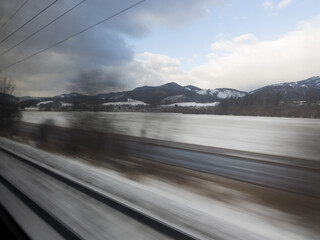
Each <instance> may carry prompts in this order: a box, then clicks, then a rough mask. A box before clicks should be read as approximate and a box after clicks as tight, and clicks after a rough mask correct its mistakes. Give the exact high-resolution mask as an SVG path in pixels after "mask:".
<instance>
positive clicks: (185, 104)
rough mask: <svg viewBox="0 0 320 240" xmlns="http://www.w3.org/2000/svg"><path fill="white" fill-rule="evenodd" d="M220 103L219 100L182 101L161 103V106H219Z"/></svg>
mask: <svg viewBox="0 0 320 240" xmlns="http://www.w3.org/2000/svg"><path fill="white" fill-rule="evenodd" d="M218 104H219V103H218V102H213V103H196V102H180V103H173V104H169V105H161V107H175V106H179V107H198V108H200V107H214V106H217V105H218Z"/></svg>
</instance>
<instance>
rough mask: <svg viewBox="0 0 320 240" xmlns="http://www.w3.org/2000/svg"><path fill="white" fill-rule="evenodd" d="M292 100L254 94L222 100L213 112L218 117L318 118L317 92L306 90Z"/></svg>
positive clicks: (266, 93)
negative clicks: (218, 115)
mask: <svg viewBox="0 0 320 240" xmlns="http://www.w3.org/2000/svg"><path fill="white" fill-rule="evenodd" d="M294 99H295V100H293V99H288V98H287V97H286V95H285V94H282V93H281V92H277V93H274V92H271V91H267V92H264V93H263V94H259V93H254V94H248V95H247V96H245V97H242V98H237V99H235V98H231V99H224V100H222V101H221V103H220V104H219V105H218V106H217V107H216V108H215V111H214V112H215V114H220V115H243V116H272V117H305V118H320V95H319V94H318V93H317V92H315V91H313V90H308V91H306V92H305V93H304V94H303V96H302V95H301V96H298V95H297V96H295V97H294Z"/></svg>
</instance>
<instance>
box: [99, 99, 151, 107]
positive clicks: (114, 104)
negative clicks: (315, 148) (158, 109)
mask: <svg viewBox="0 0 320 240" xmlns="http://www.w3.org/2000/svg"><path fill="white" fill-rule="evenodd" d="M102 105H103V106H123V105H126V106H138V105H143V106H146V105H148V104H147V103H145V102H141V101H138V100H132V101H128V102H107V103H103V104H102Z"/></svg>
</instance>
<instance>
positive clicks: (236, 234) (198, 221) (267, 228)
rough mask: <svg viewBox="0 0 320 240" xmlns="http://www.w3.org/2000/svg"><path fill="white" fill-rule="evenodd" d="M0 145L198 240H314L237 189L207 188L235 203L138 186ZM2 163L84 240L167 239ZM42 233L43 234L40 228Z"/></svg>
mask: <svg viewBox="0 0 320 240" xmlns="http://www.w3.org/2000/svg"><path fill="white" fill-rule="evenodd" d="M0 145H1V146H2V147H5V148H6V149H8V150H11V151H14V152H15V153H16V154H18V155H20V156H22V157H24V158H27V159H29V160H31V161H35V162H37V163H38V164H40V165H42V166H43V167H46V168H49V169H51V170H53V171H55V172H57V173H58V174H62V175H64V176H66V177H68V178H71V179H72V180H74V181H77V182H79V183H81V184H84V185H86V186H88V187H90V188H92V189H94V190H96V191H99V192H100V193H102V194H106V195H107V196H109V197H111V198H113V199H116V200H117V201H120V202H122V203H124V204H126V205H129V206H131V207H132V208H135V209H137V210H139V211H142V212H144V213H146V214H148V215H150V216H152V217H154V218H157V219H159V220H161V221H163V222H165V223H167V224H169V225H172V226H174V227H176V228H178V229H181V230H183V231H185V232H187V233H189V234H191V235H193V236H195V237H198V239H208V240H209V239H239V240H280V239H281V240H316V239H319V229H318V228H316V224H314V225H312V224H310V223H307V222H304V221H303V219H300V218H298V217H297V216H295V215H291V214H289V213H286V212H282V211H280V210H278V209H275V208H272V207H268V206H263V205H260V204H258V203H256V202H254V201H252V200H253V199H251V197H250V196H249V195H247V194H245V193H243V192H241V190H240V191H238V190H232V189H229V188H227V187H225V186H223V185H220V184H215V183H212V184H211V185H210V187H211V188H212V189H215V191H217V192H221V193H228V195H229V196H230V197H231V199H233V200H232V202H227V201H221V200H217V199H213V198H208V197H205V196H201V195H198V194H196V193H193V192H190V191H189V190H187V189H184V188H183V187H181V186H180V185H175V184H172V183H170V182H162V181H159V180H157V179H154V178H152V177H150V176H145V177H143V178H141V179H140V181H135V180H132V179H128V178H126V177H125V176H124V175H122V174H120V173H118V172H115V171H113V170H109V169H105V168H100V167H98V165H92V164H90V163H88V162H85V161H82V160H81V159H74V158H69V157H64V156H59V155H54V154H50V153H46V152H44V151H42V150H39V149H35V148H33V147H31V146H27V145H24V144H21V143H16V142H13V141H11V140H8V139H5V138H0ZM0 158H1V160H2V161H0V174H1V175H3V176H4V177H6V178H7V179H8V180H10V181H11V182H13V183H14V184H16V185H17V186H19V188H20V189H21V190H23V191H25V193H28V194H29V197H31V196H32V197H33V198H34V200H35V201H37V202H38V204H41V206H42V207H45V208H46V209H48V210H49V211H52V212H54V214H55V215H56V216H57V217H58V218H59V219H61V220H62V221H63V222H64V223H66V224H67V225H68V226H69V227H70V228H71V229H73V230H75V231H76V232H77V233H79V234H80V235H81V236H83V237H84V239H164V238H162V237H161V236H160V235H159V234H158V233H156V232H154V231H152V230H150V229H148V228H146V227H144V226H140V224H139V223H137V222H135V221H133V220H132V219H131V220H130V219H126V218H125V217H124V216H121V214H119V213H117V212H116V211H114V210H113V209H110V208H109V207H107V206H103V204H101V203H100V202H97V201H95V200H93V199H91V198H87V197H86V196H84V195H83V194H81V193H78V192H77V191H75V190H74V189H72V188H70V187H68V186H67V185H65V184H61V183H60V184H59V182H58V181H56V180H54V179H52V178H51V177H49V176H45V175H44V174H43V173H41V172H39V171H36V170H35V169H33V168H31V167H29V166H27V165H25V164H23V163H21V162H19V161H16V160H14V159H12V158H11V157H8V156H7V155H5V154H3V153H0ZM0 193H2V192H1V185H0ZM34 196H36V198H35V197H34ZM2 199H4V198H3V197H2V195H1V194H0V202H2ZM306 207H308V206H306ZM28 217H29V216H28ZM137 230H138V231H137ZM135 231H137V232H135ZM146 231H147V232H146ZM41 232H42V233H45V230H42V231H41ZM38 233H39V232H38ZM146 235H149V236H148V237H146ZM40 239H41V238H40ZM42 239H48V237H44V238H42Z"/></svg>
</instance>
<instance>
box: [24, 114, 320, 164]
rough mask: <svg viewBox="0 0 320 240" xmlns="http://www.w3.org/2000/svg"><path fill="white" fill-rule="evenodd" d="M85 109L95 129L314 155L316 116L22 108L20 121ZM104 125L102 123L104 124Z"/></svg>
mask: <svg viewBox="0 0 320 240" xmlns="http://www.w3.org/2000/svg"><path fill="white" fill-rule="evenodd" d="M83 114H91V115H92V119H94V121H93V122H92V126H101V128H100V129H99V130H100V131H111V132H114V133H119V134H125V135H130V136H138V137H139V136H141V132H142V131H143V132H144V137H146V138H153V139H160V140H165V141H175V142H182V143H191V144H198V145H203V146H211V147H220V148H226V149H234V150H241V151H249V152H257V153H265V154H271V155H279V156H289V157H295V158H302V159H311V160H317V161H319V160H320V159H319V156H320V148H319V146H318V145H319V144H318V138H319V136H320V121H319V119H303V118H277V117H272V118H271V117H243V116H217V115H196V114H177V113H136V112H135V113H125V112H121V113H102V112H101V113H90V112H87V113H82V112H23V119H22V120H23V121H25V122H31V123H42V122H43V121H44V120H45V119H53V120H54V122H55V124H57V125H58V126H62V127H68V126H70V125H72V124H73V121H75V120H76V119H79V118H81V116H83ZM103 126H107V127H108V128H106V129H105V128H104V127H103Z"/></svg>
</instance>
